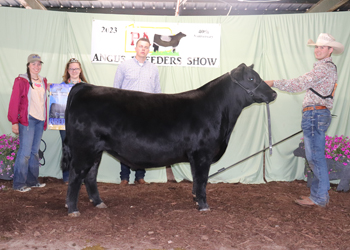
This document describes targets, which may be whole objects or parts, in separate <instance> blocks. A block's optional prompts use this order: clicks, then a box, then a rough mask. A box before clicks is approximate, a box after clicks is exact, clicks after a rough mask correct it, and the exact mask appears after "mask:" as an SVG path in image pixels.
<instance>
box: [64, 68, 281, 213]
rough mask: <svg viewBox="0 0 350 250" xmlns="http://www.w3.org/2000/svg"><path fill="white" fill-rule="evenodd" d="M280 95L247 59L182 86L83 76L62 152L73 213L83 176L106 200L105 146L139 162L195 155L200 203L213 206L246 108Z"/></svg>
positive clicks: (96, 199) (94, 195)
mask: <svg viewBox="0 0 350 250" xmlns="http://www.w3.org/2000/svg"><path fill="white" fill-rule="evenodd" d="M252 90H253V91H252ZM251 91H252V93H250V94H249V93H248V92H251ZM276 96H277V94H276V92H275V91H273V90H272V89H271V88H270V87H269V86H268V85H267V84H266V83H265V82H263V81H262V80H261V78H260V76H259V75H258V74H257V73H256V72H255V71H254V70H253V65H252V66H250V67H247V66H246V65H245V64H241V65H239V66H238V67H237V68H236V69H234V70H232V71H231V72H230V73H227V74H224V75H222V76H220V77H218V78H217V79H215V80H213V81H211V82H209V83H207V84H205V85H204V86H202V87H200V88H198V89H196V90H192V91H187V92H183V93H179V94H149V93H143V92H137V91H128V90H121V89H116V88H109V87H101V86H94V85H91V84H86V83H79V84H76V85H75V86H74V87H73V88H72V89H71V91H70V94H69V97H68V101H67V108H66V113H65V119H66V133H67V135H66V139H65V141H64V146H63V156H62V169H63V170H66V169H69V170H70V176H69V186H68V192H67V205H68V213H69V214H70V215H71V216H78V215H79V212H78V208H77V201H78V195H79V190H80V186H81V183H82V180H83V179H84V183H85V186H86V188H87V191H88V194H89V197H90V199H91V200H92V201H93V203H94V205H95V206H97V207H105V205H104V203H103V202H102V200H101V199H100V196H99V193H98V190H97V184H96V176H97V170H98V166H99V163H100V160H101V156H102V152H103V151H107V152H108V153H109V154H111V155H113V156H114V157H116V158H117V159H118V160H120V161H122V162H124V163H125V164H127V165H129V166H131V167H132V168H134V169H136V168H149V167H161V166H168V165H171V164H174V163H178V162H189V163H190V165H191V171H192V176H193V193H194V195H195V197H196V200H197V202H198V206H199V209H200V210H208V209H209V206H208V204H207V202H206V184H207V181H208V174H209V168H210V165H211V164H212V163H213V162H216V161H218V160H219V159H220V158H221V156H222V155H223V154H224V152H225V150H226V147H227V145H228V141H229V138H230V135H231V132H232V130H233V127H234V125H235V123H236V121H237V118H238V116H239V115H240V113H241V111H242V109H243V108H244V107H247V106H249V105H250V104H252V103H254V102H257V103H261V102H265V103H269V102H271V101H273V100H275V98H276Z"/></svg>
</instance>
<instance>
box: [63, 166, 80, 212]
mask: <svg viewBox="0 0 350 250" xmlns="http://www.w3.org/2000/svg"><path fill="white" fill-rule="evenodd" d="M81 183H82V176H81V174H80V173H79V174H77V173H75V171H74V169H73V168H72V167H70V169H69V185H68V190H67V197H66V206H67V207H68V215H69V216H70V217H77V216H79V215H80V213H79V210H78V205H77V204H78V197H79V191H80V187H81Z"/></svg>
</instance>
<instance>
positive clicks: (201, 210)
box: [199, 207, 210, 212]
mask: <svg viewBox="0 0 350 250" xmlns="http://www.w3.org/2000/svg"><path fill="white" fill-rule="evenodd" d="M206 211H210V207H204V208H200V209H199V212H206Z"/></svg>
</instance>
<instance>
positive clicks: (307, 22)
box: [0, 7, 350, 183]
mask: <svg viewBox="0 0 350 250" xmlns="http://www.w3.org/2000/svg"><path fill="white" fill-rule="evenodd" d="M94 19H95V20H115V21H135V22H170V23H220V24H221V29H222V30H221V36H222V37H221V55H220V56H221V62H220V65H221V67H220V68H196V67H158V68H159V73H160V82H161V88H162V92H164V93H179V92H183V91H187V90H191V89H195V88H198V87H200V86H202V85H203V84H205V83H207V82H209V81H210V80H212V79H214V78H217V77H218V76H220V75H222V74H225V73H227V72H228V71H230V70H232V69H233V68H235V67H237V66H238V65H239V64H241V63H245V64H247V65H251V64H254V69H255V70H256V71H257V72H258V73H259V74H260V76H261V77H262V78H263V79H266V80H270V79H282V78H284V79H289V78H294V77H298V76H300V75H302V74H304V73H306V72H308V71H310V70H311V69H312V66H313V63H314V62H315V58H314V55H313V47H310V46H307V45H306V43H307V40H308V39H309V38H311V39H313V40H314V41H315V40H316V39H317V36H318V35H319V33H321V32H326V33H330V34H332V35H333V36H334V37H335V38H336V40H337V41H339V42H341V43H343V44H344V46H345V51H344V53H343V54H342V55H339V56H338V55H334V56H333V61H334V62H335V64H336V65H337V66H338V76H339V79H338V88H337V91H336V94H335V102H334V108H333V110H332V114H335V115H337V116H336V117H335V118H334V119H333V121H332V124H331V126H330V128H329V130H328V135H330V136H334V135H347V136H349V135H350V124H349V123H350V119H349V109H350V104H349V97H348V96H349V93H350V90H349V89H350V84H349V79H350V73H349V68H350V61H349V60H346V58H349V56H350V52H349V45H350V29H346V28H344V25H346V24H347V23H350V13H349V12H333V13H318V14H290V15H263V16H224V17H221V16H220V17H213V16H204V17H194V16H193V17H188V16H186V17H161V16H128V15H107V14H84V13H65V12H52V11H41V10H25V9H12V8H5V7H1V8H0V23H1V25H0V34H1V38H0V84H1V90H0V134H4V133H5V134H9V133H11V124H10V122H8V120H7V111H8V105H9V100H10V95H11V91H12V85H13V82H14V79H15V77H17V76H18V74H21V73H24V72H25V71H26V63H27V57H28V55H29V54H31V53H38V54H39V55H40V56H41V57H42V60H43V62H44V64H43V67H42V71H41V75H42V76H46V77H47V79H48V82H50V83H60V82H62V75H63V71H64V66H65V64H66V62H67V61H68V60H69V59H70V58H71V57H75V58H77V59H78V60H79V61H80V62H81V63H82V68H83V70H84V73H85V76H86V77H87V79H88V81H89V82H90V83H93V84H95V85H101V86H108V87H112V86H113V79H114V74H115V72H116V69H117V67H118V65H107V64H92V63H91V61H90V52H91V27H92V20H94ZM115 46H122V44H116V45H115ZM207 49H210V48H207ZM277 92H278V97H277V100H276V101H274V102H273V103H271V104H270V110H271V120H272V142H273V143H276V142H278V141H280V140H282V139H284V138H286V137H288V136H290V135H292V134H294V133H296V132H298V131H300V130H301V127H300V123H301V104H302V100H303V97H304V93H298V94H289V93H286V92H281V91H278V90H277ZM301 137H302V134H299V135H297V136H295V137H292V138H290V139H288V140H286V141H284V142H282V143H280V144H278V145H277V146H275V147H274V148H273V154H272V155H271V156H270V155H269V154H268V151H266V155H265V164H266V165H265V169H264V167H263V163H264V154H263V153H260V154H258V155H256V156H254V157H252V158H250V159H248V160H246V161H243V162H241V163H240V164H237V165H235V166H234V167H232V168H230V169H228V170H226V171H224V172H222V173H220V174H218V175H216V176H215V177H213V178H211V179H210V180H209V181H210V182H213V183H215V182H231V183H233V182H241V183H263V182H264V175H265V179H266V180H267V181H292V180H294V179H304V175H303V171H304V161H303V160H302V159H300V158H297V157H294V156H293V150H294V149H295V148H296V147H297V146H298V144H299V142H300V138H301ZM43 139H44V140H45V141H46V144H47V150H46V151H45V154H44V156H45V160H46V164H45V165H44V166H42V167H41V169H40V176H51V177H56V178H62V173H61V171H60V158H61V140H60V136H59V133H58V131H52V130H48V131H46V132H44V135H43ZM267 146H268V127H267V112H266V105H265V104H253V105H251V106H250V107H247V108H245V109H244V110H243V112H242V114H241V116H240V117H239V119H238V121H237V124H236V127H235V128H234V130H233V133H232V136H231V140H230V143H229V146H228V148H227V151H226V153H225V154H224V156H223V157H222V158H221V160H220V161H218V162H217V163H215V164H213V165H212V167H211V170H210V174H213V173H216V172H217V171H218V170H219V169H221V168H226V167H228V166H231V165H233V164H234V163H236V162H238V161H240V160H242V159H244V158H246V157H248V156H250V155H252V154H254V153H256V152H258V151H260V150H262V149H263V148H264V147H267ZM172 169H173V172H174V175H175V179H176V180H177V181H181V180H183V179H186V180H192V177H191V171H190V167H189V165H188V164H187V163H179V164H175V165H174V166H172ZM119 172H120V164H119V162H118V161H117V160H116V159H114V158H113V157H111V156H110V155H108V154H107V153H105V154H104V155H103V158H102V162H101V165H100V168H99V174H98V181H103V182H112V183H118V182H120V178H119ZM131 178H133V176H131ZM145 179H146V181H148V182H166V173H165V169H164V168H160V169H149V170H147V173H146V178H145ZM132 180H133V179H132Z"/></svg>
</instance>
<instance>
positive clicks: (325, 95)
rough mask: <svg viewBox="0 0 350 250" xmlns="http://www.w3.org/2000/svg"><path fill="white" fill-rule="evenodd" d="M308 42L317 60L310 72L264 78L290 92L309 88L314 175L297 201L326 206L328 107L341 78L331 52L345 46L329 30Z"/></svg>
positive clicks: (308, 141) (308, 138)
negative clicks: (270, 78)
mask: <svg viewBox="0 0 350 250" xmlns="http://www.w3.org/2000/svg"><path fill="white" fill-rule="evenodd" d="M307 45H311V46H315V50H314V54H315V57H316V59H317V60H318V61H317V62H316V63H314V67H313V69H312V70H311V71H310V72H308V73H306V74H304V75H302V76H299V77H298V78H293V79H290V80H272V81H265V82H266V83H267V84H268V85H269V86H270V87H275V88H278V89H280V90H283V91H287V92H293V93H295V92H302V91H304V90H306V94H305V97H304V101H303V117H302V122H301V127H302V129H303V132H304V144H305V154H306V159H307V161H308V163H309V166H310V168H311V169H312V171H313V173H314V175H315V178H314V180H313V182H312V184H311V187H310V191H311V193H310V196H301V197H300V198H299V199H297V200H295V202H296V203H297V204H298V205H301V206H314V205H318V206H321V207H325V206H326V205H327V204H328V202H329V194H328V190H329V188H330V184H329V178H328V169H327V163H326V158H325V153H324V151H325V133H326V131H327V129H328V127H329V125H330V124H331V120H332V116H331V113H330V111H329V110H330V109H331V108H332V107H333V95H334V91H335V88H336V82H337V78H338V75H337V67H336V66H335V64H334V63H333V62H332V57H331V55H332V53H334V54H341V53H342V52H343V50H344V46H343V45H342V44H341V43H339V42H336V41H335V39H334V37H333V36H331V35H330V34H327V33H321V34H320V35H319V36H318V38H317V41H316V43H314V42H313V41H312V40H311V39H309V41H308V42H307Z"/></svg>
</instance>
